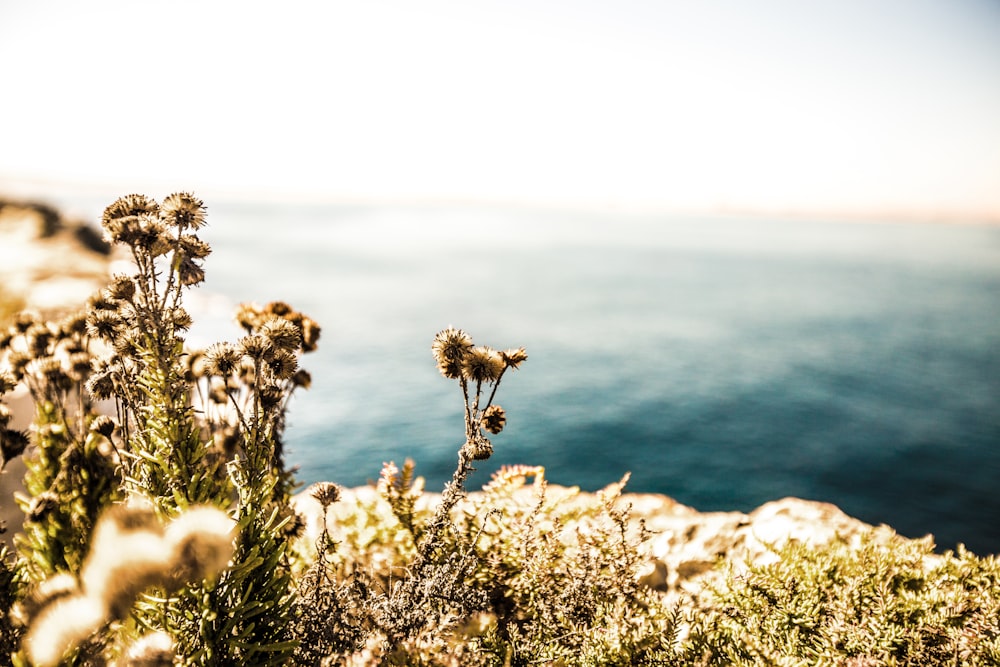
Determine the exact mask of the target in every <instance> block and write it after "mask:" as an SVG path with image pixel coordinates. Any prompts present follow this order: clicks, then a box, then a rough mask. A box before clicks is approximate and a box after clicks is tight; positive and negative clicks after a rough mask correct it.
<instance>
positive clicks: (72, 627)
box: [23, 595, 105, 667]
mask: <svg viewBox="0 0 1000 667" xmlns="http://www.w3.org/2000/svg"><path fill="white" fill-rule="evenodd" d="M104 622H105V610H104V608H103V607H102V605H101V603H100V602H99V601H97V600H94V599H92V598H89V597H86V596H82V595H72V596H67V597H62V598H59V599H57V600H55V601H53V602H52V604H50V605H48V606H47V607H45V608H44V609H43V610H42V612H41V614H39V616H38V618H36V619H35V620H34V622H33V623H32V624H31V627H30V628H29V629H28V632H27V634H26V635H25V637H24V644H23V646H24V650H25V653H27V655H28V659H29V660H30V661H31V664H32V665H35V666H36V667H55V666H56V665H58V664H60V663H61V662H62V658H63V655H64V654H65V653H66V652H67V651H69V650H70V649H71V648H73V647H74V646H76V645H77V644H79V643H80V642H81V641H83V640H84V639H86V638H87V637H89V636H90V635H91V633H93V632H94V631H95V630H96V629H97V628H99V627H100V626H101V625H103V624H104Z"/></svg>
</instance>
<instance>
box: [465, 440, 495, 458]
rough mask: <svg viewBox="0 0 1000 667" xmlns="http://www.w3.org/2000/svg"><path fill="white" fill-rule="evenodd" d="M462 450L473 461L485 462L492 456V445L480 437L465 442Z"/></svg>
mask: <svg viewBox="0 0 1000 667" xmlns="http://www.w3.org/2000/svg"><path fill="white" fill-rule="evenodd" d="M462 449H463V451H464V452H465V455H466V456H467V457H468V458H470V459H472V460H473V461H485V460H486V459H488V458H490V457H491V456H493V443H492V442H490V441H489V440H488V439H487V438H484V437H482V436H478V437H476V438H473V439H472V440H468V441H466V443H465V445H463V447H462Z"/></svg>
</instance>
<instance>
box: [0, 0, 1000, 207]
mask: <svg viewBox="0 0 1000 667" xmlns="http://www.w3.org/2000/svg"><path fill="white" fill-rule="evenodd" d="M0 81H2V87H0V91H2V92H0V193H2V192H3V190H4V186H5V184H7V185H9V186H11V187H14V186H15V185H16V184H18V183H21V184H23V183H25V182H27V183H29V184H31V183H34V184H36V185H37V184H39V183H42V184H46V183H49V182H54V183H59V184H61V186H62V187H69V186H72V187H79V186H86V185H89V184H99V185H102V186H111V187H114V192H115V193H117V194H122V193H124V192H125V191H142V192H148V193H149V194H150V195H152V196H156V197H161V196H162V195H165V194H167V193H169V192H172V191H175V190H180V189H187V190H193V191H195V192H196V193H197V194H199V195H200V196H202V197H207V196H210V195H211V194H213V193H223V192H225V193H239V194H242V195H244V196H249V197H272V196H287V197H308V198H313V199H327V200H338V199H386V198H392V199H404V200H410V199H416V200H427V199H431V200H439V199H456V198H457V199H462V200H491V201H495V200H500V201H516V202H536V203H539V202H540V203H557V204H571V205H583V206H586V205H601V206H606V205H612V206H630V207H658V208H679V209H706V210H719V209H737V210H744V209H754V210H763V211H813V212H815V211H832V212H836V213H871V212H874V213H903V214H917V215H924V216H937V217H968V216H972V217H978V216H987V217H991V218H994V219H1000V2H997V0H935V1H930V0H827V1H819V0H815V1H811V0H761V1H755V0H733V1H731V2H724V1H719V0H690V1H680V0H676V1H675V0H658V1H657V0H649V1H642V0H575V1H572V2H570V1H565V2H557V1H554V0H505V1H503V2H485V1H483V2H481V1H477V0H420V1H417V0H367V1H358V2H345V1H340V0H326V1H316V2H308V1H301V0H290V1H284V2H275V1H273V0H271V1H270V2H266V3H263V2H254V1H248V0H243V1H228V0H225V1H223V0H216V1H212V0H175V1H171V2H155V1H153V2H151V1H145V2H138V1H135V0H123V1H120V2H114V1H111V0H88V1H87V2H79V1H77V0H0Z"/></svg>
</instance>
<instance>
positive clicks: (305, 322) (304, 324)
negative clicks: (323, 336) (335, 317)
mask: <svg viewBox="0 0 1000 667" xmlns="http://www.w3.org/2000/svg"><path fill="white" fill-rule="evenodd" d="M299 327H300V329H301V330H302V351H303V352H315V351H316V347H317V345H318V343H319V334H320V331H321V329H320V326H319V324H317V323H316V321H315V320H312V319H310V318H308V317H303V318H302V321H301V323H300V324H299Z"/></svg>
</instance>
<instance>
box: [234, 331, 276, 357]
mask: <svg viewBox="0 0 1000 667" xmlns="http://www.w3.org/2000/svg"><path fill="white" fill-rule="evenodd" d="M237 346H238V349H239V351H240V353H241V354H243V355H244V356H246V357H249V358H251V359H253V360H254V361H260V360H261V359H266V358H268V357H269V356H271V355H272V354H274V346H273V345H271V341H269V340H268V339H267V338H265V337H264V336H261V335H260V334H250V335H249V336H244V337H243V338H241V339H240V341H239V343H238V344H237Z"/></svg>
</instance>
